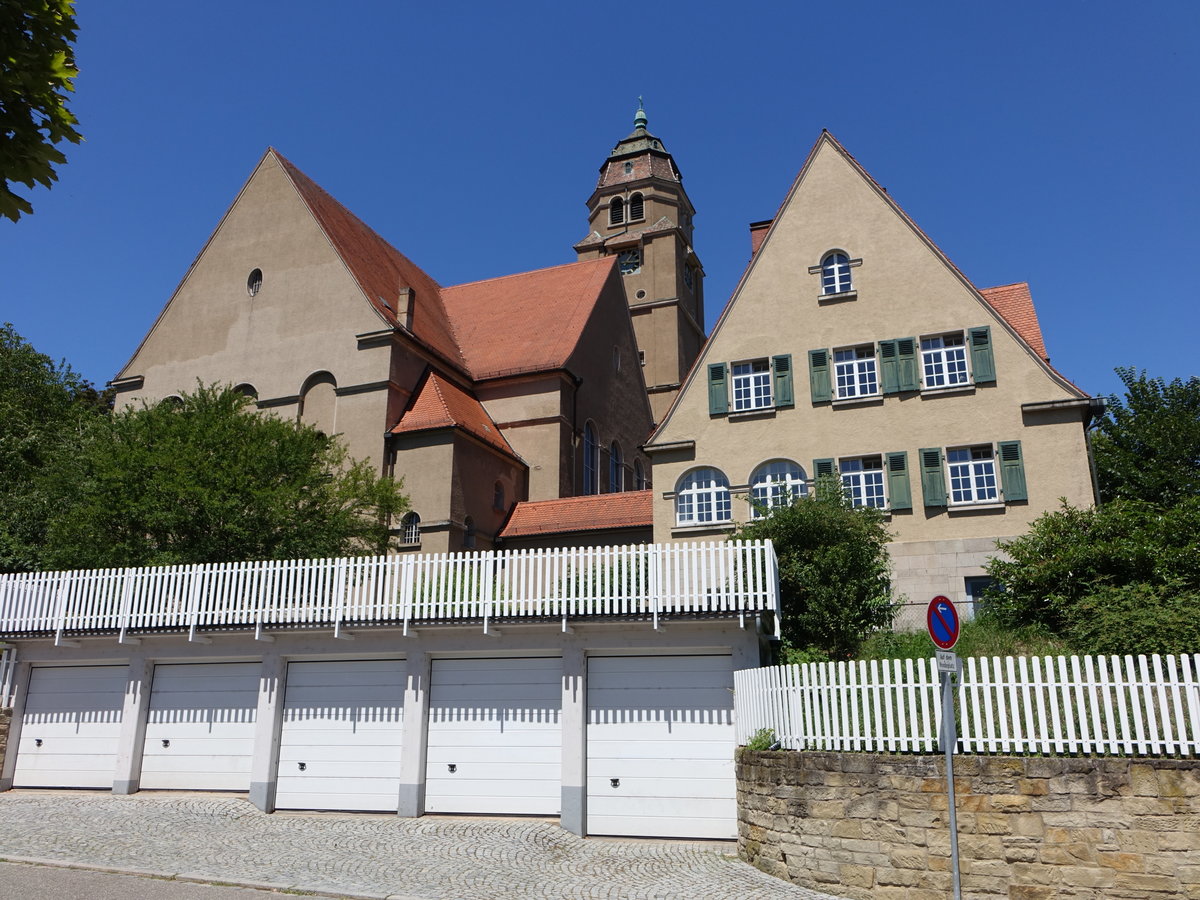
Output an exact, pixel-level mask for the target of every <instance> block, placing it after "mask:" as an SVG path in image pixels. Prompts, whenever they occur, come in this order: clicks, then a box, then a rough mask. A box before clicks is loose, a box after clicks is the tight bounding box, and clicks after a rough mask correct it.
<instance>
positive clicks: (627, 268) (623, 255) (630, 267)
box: [617, 250, 642, 275]
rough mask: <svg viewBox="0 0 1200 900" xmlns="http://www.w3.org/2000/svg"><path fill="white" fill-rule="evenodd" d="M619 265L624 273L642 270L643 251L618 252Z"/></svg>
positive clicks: (634, 273)
mask: <svg viewBox="0 0 1200 900" xmlns="http://www.w3.org/2000/svg"><path fill="white" fill-rule="evenodd" d="M617 266H618V267H619V268H620V269H621V274H622V275H636V274H637V273H638V272H640V271H642V251H641V250H622V251H621V252H620V253H619V254H617Z"/></svg>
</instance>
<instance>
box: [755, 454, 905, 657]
mask: <svg viewBox="0 0 1200 900" xmlns="http://www.w3.org/2000/svg"><path fill="white" fill-rule="evenodd" d="M890 537H891V536H890V535H889V534H888V531H887V528H886V526H885V524H884V521H883V514H882V513H881V512H880V511H879V510H877V509H872V508H869V507H855V506H853V505H852V504H851V503H850V500H849V499H848V498H847V497H846V496H845V494H844V493H843V491H842V486H841V484H840V483H839V482H838V480H837V478H836V477H833V478H822V479H820V480H819V481H818V482H817V487H816V490H815V491H814V492H813V495H812V496H810V497H802V498H796V499H795V500H793V502H792V503H791V504H789V505H787V506H781V507H775V508H774V509H772V510H770V513H769V514H768V515H767V516H765V517H764V518H761V519H756V520H754V521H753V522H751V523H749V524H747V525H744V526H742V527H741V528H740V529H739V530H738V533H737V534H736V535H735V536H734V538H733V539H734V540H759V539H769V540H771V541H772V542H773V543H774V545H775V553H776V555H777V556H778V557H779V588H780V620H781V624H780V629H781V632H782V637H783V642H784V650H785V658H789V659H795V660H797V661H800V660H801V659H803V658H815V657H819V656H822V655H827V656H829V657H834V658H839V659H845V658H848V657H850V656H852V655H854V653H855V652H856V651H857V649H858V647H859V646H860V645H861V644H862V642H863V640H864V639H865V638H866V636H867V635H868V634H870V633H871V632H873V631H875V630H877V629H879V628H884V627H887V626H888V625H890V624H891V621H892V617H893V615H894V614H895V610H896V603H895V602H894V601H893V599H892V590H891V582H890V577H889V576H890V571H891V564H890V561H889V558H888V553H887V543H888V540H889V539H890Z"/></svg>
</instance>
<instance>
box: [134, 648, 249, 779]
mask: <svg viewBox="0 0 1200 900" xmlns="http://www.w3.org/2000/svg"><path fill="white" fill-rule="evenodd" d="M261 672H262V666H261V665H260V664H259V663H198V664H194V663H189V664H184V665H177V664H170V665H158V666H155V667H154V687H153V690H151V692H150V715H149V718H148V719H147V722H146V749H145V753H144V755H143V756H142V781H141V786H142V787H143V788H146V789H150V790H154V789H173V790H193V791H248V790H250V756H251V753H252V752H253V749H254V720H255V717H256V715H257V712H258V679H259V675H260V674H261Z"/></svg>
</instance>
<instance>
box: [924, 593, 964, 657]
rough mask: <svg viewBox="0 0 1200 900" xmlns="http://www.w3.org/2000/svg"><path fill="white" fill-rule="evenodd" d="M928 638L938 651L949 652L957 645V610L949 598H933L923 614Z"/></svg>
mask: <svg viewBox="0 0 1200 900" xmlns="http://www.w3.org/2000/svg"><path fill="white" fill-rule="evenodd" d="M925 621H926V624H927V625H928V626H929V636H930V637H931V638H932V639H933V642H934V644H936V645H937V647H938V649H939V650H949V649H950V648H952V647H953V646H954V645H955V644H957V643H958V632H959V619H958V610H957V609H955V607H954V603H953V601H952V600H951V599H950V598H949V597H941V596H938V597H934V598H933V599H932V600H930V601H929V609H928V610H927V611H926V613H925Z"/></svg>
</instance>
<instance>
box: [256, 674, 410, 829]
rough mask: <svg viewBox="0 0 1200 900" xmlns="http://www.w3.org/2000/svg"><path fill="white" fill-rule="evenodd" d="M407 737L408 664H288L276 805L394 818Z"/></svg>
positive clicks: (282, 807)
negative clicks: (379, 813)
mask: <svg viewBox="0 0 1200 900" xmlns="http://www.w3.org/2000/svg"><path fill="white" fill-rule="evenodd" d="M403 736H404V661H403V660H398V659H378V660H341V661H336V662H332V661H331V662H293V663H289V664H288V669H287V688H286V691H285V693H284V709H283V727H282V730H281V732H280V744H279V779H278V783H277V788H276V793H275V805H276V807H278V808H280V809H337V810H356V811H371V812H395V811H396V807H397V803H398V797H399V791H400V746H401V742H402V739H403Z"/></svg>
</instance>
